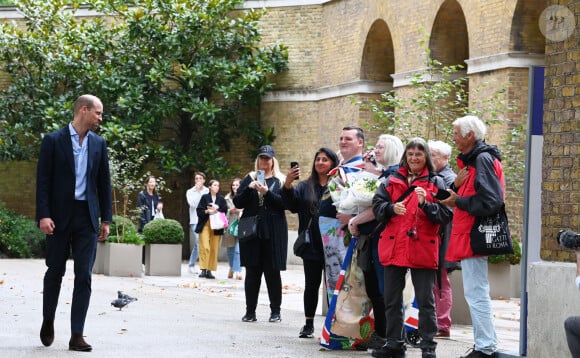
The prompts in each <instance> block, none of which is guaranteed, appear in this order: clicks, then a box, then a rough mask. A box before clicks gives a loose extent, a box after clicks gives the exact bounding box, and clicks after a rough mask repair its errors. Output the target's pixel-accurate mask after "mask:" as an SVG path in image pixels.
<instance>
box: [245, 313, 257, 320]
mask: <svg viewBox="0 0 580 358" xmlns="http://www.w3.org/2000/svg"><path fill="white" fill-rule="evenodd" d="M256 321H257V319H256V313H246V314H245V315H244V317H242V322H256Z"/></svg>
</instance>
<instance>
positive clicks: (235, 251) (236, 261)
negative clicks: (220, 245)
mask: <svg viewBox="0 0 580 358" xmlns="http://www.w3.org/2000/svg"><path fill="white" fill-rule="evenodd" d="M228 262H229V264H230V269H231V270H232V271H233V272H242V268H241V267H240V243H239V242H238V240H236V245H235V246H230V247H228Z"/></svg>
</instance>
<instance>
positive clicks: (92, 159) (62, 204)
mask: <svg viewBox="0 0 580 358" xmlns="http://www.w3.org/2000/svg"><path fill="white" fill-rule="evenodd" d="M85 140H88V142H87V143H86V144H87V145H88V146H89V147H88V158H87V202H88V206H89V212H90V215H91V222H92V226H93V229H94V231H95V233H98V232H99V217H100V218H101V220H102V221H106V222H109V223H110V222H111V221H112V216H113V214H112V199H111V177H110V173H109V158H108V155H107V144H106V143H105V140H104V139H103V138H101V137H99V136H98V135H96V134H95V133H92V135H90V136H89V135H87V136H86V137H85ZM75 182H76V176H75V163H74V157H73V149H72V140H71V135H70V132H69V128H68V125H67V126H65V127H64V128H62V129H60V130H58V131H55V132H52V133H49V134H47V135H45V136H44V138H43V139H42V144H41V146H40V155H39V159H38V167H37V173H36V220H37V221H38V222H39V221H40V219H42V218H51V219H52V220H53V221H54V224H55V233H62V232H65V230H67V227H68V224H69V223H70V221H71V218H72V217H73V216H74V215H75V212H74V200H75Z"/></svg>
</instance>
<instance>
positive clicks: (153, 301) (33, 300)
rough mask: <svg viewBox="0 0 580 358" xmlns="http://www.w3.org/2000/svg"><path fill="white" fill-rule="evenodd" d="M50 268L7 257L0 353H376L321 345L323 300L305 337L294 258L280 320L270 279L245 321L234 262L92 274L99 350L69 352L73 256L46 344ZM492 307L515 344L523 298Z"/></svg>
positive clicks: (88, 334) (506, 345)
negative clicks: (201, 274) (207, 273)
mask: <svg viewBox="0 0 580 358" xmlns="http://www.w3.org/2000/svg"><path fill="white" fill-rule="evenodd" d="M44 271H45V266H44V261H43V260H35V259H0V357H64V356H66V357H68V356H70V357H75V356H87V355H90V356H92V357H140V358H143V357H236V358H239V357H282V358H283V357H359V356H360V357H363V356H364V357H370V355H369V354H368V353H367V352H355V351H328V350H325V349H323V348H322V347H321V346H320V345H319V344H318V339H319V337H320V332H321V327H322V324H323V321H324V317H323V316H322V315H321V314H320V313H321V305H319V314H318V315H317V317H316V318H315V332H316V337H315V338H313V339H299V338H298V332H299V330H300V328H301V327H302V325H303V324H304V314H303V312H302V293H303V290H304V278H303V273H302V267H301V266H300V265H290V266H289V268H288V270H287V271H285V272H283V273H282V282H283V298H282V302H283V303H282V322H280V323H270V322H268V317H269V314H270V310H269V307H268V298H267V291H266V285H265V283H264V282H263V283H262V287H261V292H260V297H259V305H258V309H257V312H256V313H257V317H258V321H257V322H254V323H244V322H241V317H242V316H243V314H244V312H245V303H244V290H243V281H238V280H235V279H227V278H226V277H227V272H228V268H227V264H225V263H222V262H220V264H219V268H218V271H217V272H216V273H215V276H216V279H215V280H208V279H200V278H198V277H197V275H195V274H192V273H190V272H189V271H188V267H187V264H186V263H185V262H184V263H183V264H182V273H181V276H173V277H170V276H143V277H112V276H104V275H93V287H92V288H93V293H92V298H91V304H90V308H89V312H88V317H87V321H86V327H85V332H84V335H85V339H86V341H87V342H88V343H90V344H91V345H92V346H93V351H92V352H91V353H82V352H70V351H68V340H69V338H70V324H69V322H70V303H71V302H70V301H71V298H72V288H73V271H72V261H70V262H69V263H68V265H67V273H66V275H65V277H64V279H63V286H62V290H61V295H60V301H59V306H58V308H57V314H56V320H55V332H56V334H55V342H54V343H53V345H52V346H51V347H44V346H42V344H41V343H40V339H39V330H40V325H41V323H42V279H43V275H44ZM118 290H121V291H123V292H125V293H127V294H129V295H130V296H133V297H136V298H137V299H138V301H136V302H133V303H131V304H129V305H128V306H127V307H125V308H124V309H122V310H119V309H117V308H115V307H112V306H111V301H112V300H113V299H115V298H116V295H117V291H118ZM494 310H496V328H497V330H498V337H499V339H500V348H501V349H502V350H505V351H517V349H518V339H519V304H518V302H517V301H514V300H508V301H501V302H498V301H495V300H494ZM516 311H517V312H516ZM516 317H517V319H516ZM438 342H439V345H438V348H437V354H438V356H439V357H459V356H460V355H462V354H463V353H464V352H465V351H467V349H469V348H470V347H471V346H473V340H472V330H471V327H470V326H454V327H453V328H452V331H451V339H443V340H438ZM407 357H409V358H414V357H421V351H420V350H419V349H414V348H411V349H409V351H408V352H407Z"/></svg>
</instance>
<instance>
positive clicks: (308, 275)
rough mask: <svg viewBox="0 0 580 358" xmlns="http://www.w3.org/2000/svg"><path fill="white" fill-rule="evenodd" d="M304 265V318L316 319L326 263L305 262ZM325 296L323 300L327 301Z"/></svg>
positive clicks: (316, 261) (318, 261)
mask: <svg viewBox="0 0 580 358" xmlns="http://www.w3.org/2000/svg"><path fill="white" fill-rule="evenodd" d="M302 264H303V266H304V317H306V318H314V316H315V315H316V307H317V306H318V293H319V291H320V284H321V283H322V273H323V272H324V261H322V260H303V261H302ZM324 296H325V297H323V299H327V298H326V295H324Z"/></svg>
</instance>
